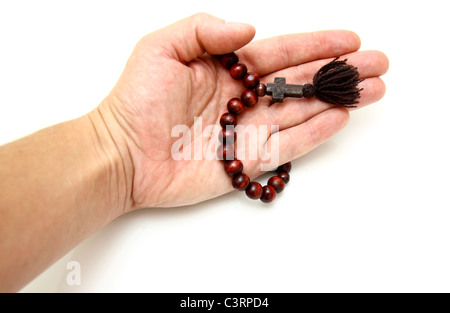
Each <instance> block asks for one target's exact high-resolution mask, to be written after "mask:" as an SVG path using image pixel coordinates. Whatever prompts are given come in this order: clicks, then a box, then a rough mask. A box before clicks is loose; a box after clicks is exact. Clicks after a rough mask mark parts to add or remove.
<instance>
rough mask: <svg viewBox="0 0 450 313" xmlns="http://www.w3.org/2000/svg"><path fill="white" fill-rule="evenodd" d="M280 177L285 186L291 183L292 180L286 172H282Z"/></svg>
mask: <svg viewBox="0 0 450 313" xmlns="http://www.w3.org/2000/svg"><path fill="white" fill-rule="evenodd" d="M278 177H280V178H281V179H282V180H283V181H284V183H285V184H287V183H288V182H289V180H290V179H291V177H290V176H289V174H288V173H286V172H282V173H280V174H278Z"/></svg>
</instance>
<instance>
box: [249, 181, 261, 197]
mask: <svg viewBox="0 0 450 313" xmlns="http://www.w3.org/2000/svg"><path fill="white" fill-rule="evenodd" d="M262 191H263V189H262V186H261V184H260V183H258V182H255V181H254V182H251V183H250V184H249V185H248V187H247V189H245V194H246V195H247V197H249V198H250V199H253V200H258V199H259V198H261V195H262Z"/></svg>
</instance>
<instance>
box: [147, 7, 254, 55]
mask: <svg viewBox="0 0 450 313" xmlns="http://www.w3.org/2000/svg"><path fill="white" fill-rule="evenodd" d="M254 35H255V29H254V27H253V26H251V25H249V24H242V23H229V22H226V21H224V20H222V19H219V18H217V17H214V16H212V15H210V14H207V13H197V14H195V15H193V16H190V17H188V18H185V19H183V20H181V21H178V22H176V23H174V24H172V25H169V26H167V27H165V28H163V29H161V30H158V31H156V32H154V33H151V34H149V35H147V36H146V37H150V38H147V39H149V41H150V42H151V43H152V45H151V47H152V48H153V49H155V48H156V47H159V48H160V49H161V51H163V52H164V53H166V54H169V56H170V57H172V58H174V59H177V60H178V61H181V62H190V61H192V60H193V59H195V58H196V57H198V56H201V55H202V54H203V53H205V52H207V53H209V54H225V53H229V52H232V51H234V50H237V49H239V48H241V47H243V46H244V45H246V44H247V43H249V42H250V41H251V40H252V39H253V36H254Z"/></svg>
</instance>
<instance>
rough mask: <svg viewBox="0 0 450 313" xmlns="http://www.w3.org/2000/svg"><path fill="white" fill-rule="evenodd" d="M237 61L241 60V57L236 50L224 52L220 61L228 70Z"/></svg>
mask: <svg viewBox="0 0 450 313" xmlns="http://www.w3.org/2000/svg"><path fill="white" fill-rule="evenodd" d="M237 62H239V58H238V56H237V55H236V53H234V52H231V53H228V54H224V55H222V56H221V57H220V63H221V64H222V66H223V67H225V68H226V69H228V70H229V69H230V68H231V67H232V66H233V65H234V64H236V63H237Z"/></svg>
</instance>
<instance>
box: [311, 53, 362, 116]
mask: <svg viewBox="0 0 450 313" xmlns="http://www.w3.org/2000/svg"><path fill="white" fill-rule="evenodd" d="M338 59H339V58H336V59H334V60H333V61H332V62H330V63H328V64H326V65H324V66H323V67H322V68H321V69H320V70H319V71H318V72H317V73H316V75H314V79H313V84H312V85H311V84H306V85H303V96H304V97H306V98H309V97H313V96H316V97H317V98H318V99H320V100H322V101H325V102H328V103H331V104H336V105H341V106H343V107H346V108H356V105H354V104H357V103H359V102H358V101H356V100H357V99H359V98H360V97H361V96H360V91H361V90H362V88H358V84H359V83H360V82H362V81H363V79H360V78H359V73H358V69H357V68H356V67H354V66H353V65H350V64H347V59H345V60H343V61H338Z"/></svg>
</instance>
